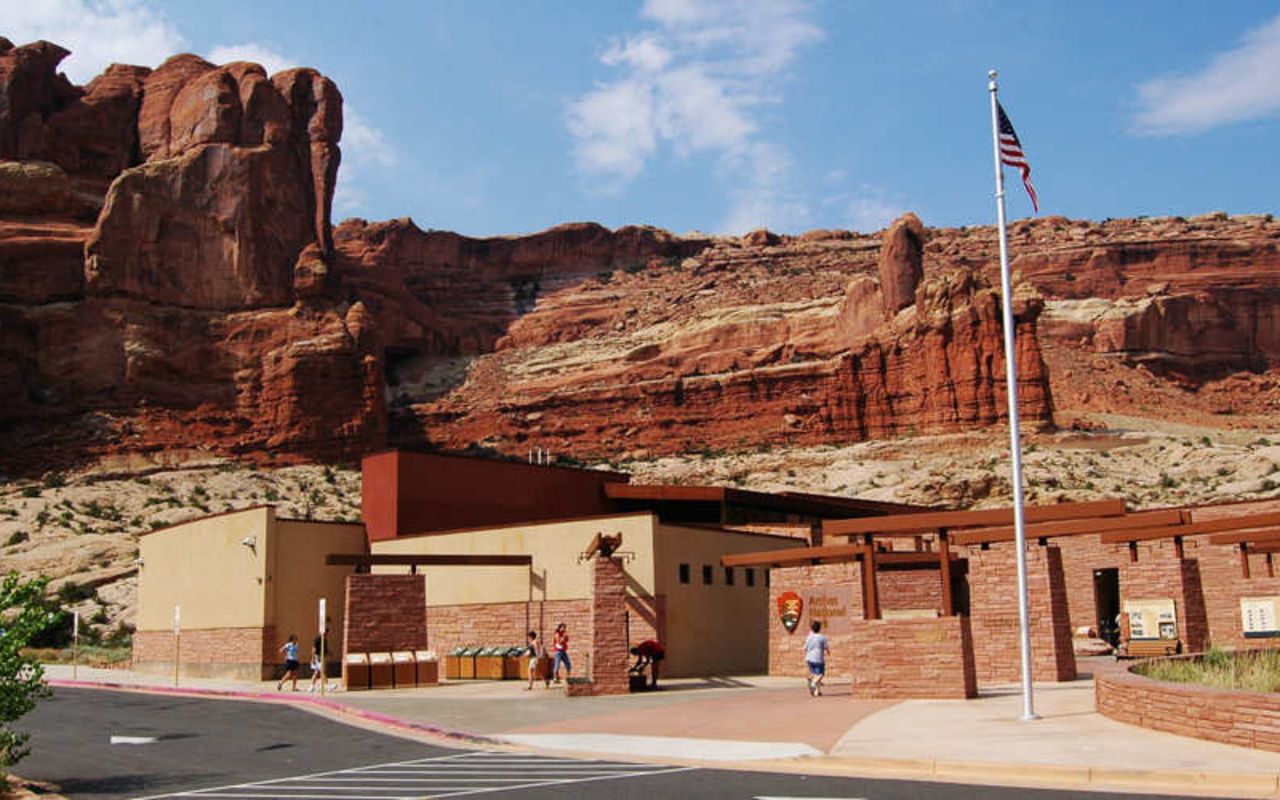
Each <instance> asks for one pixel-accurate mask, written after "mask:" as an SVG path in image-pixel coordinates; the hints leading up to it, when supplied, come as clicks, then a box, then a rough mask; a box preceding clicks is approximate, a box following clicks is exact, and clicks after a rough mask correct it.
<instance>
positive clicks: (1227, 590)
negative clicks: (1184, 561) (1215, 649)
mask: <svg viewBox="0 0 1280 800" xmlns="http://www.w3.org/2000/svg"><path fill="white" fill-rule="evenodd" d="M1185 554H1186V555H1187V556H1188V557H1191V556H1194V557H1195V559H1196V561H1197V562H1198V564H1199V567H1200V580H1201V584H1202V586H1203V588H1204V592H1203V599H1204V603H1205V617H1206V622H1207V623H1208V626H1209V637H1208V638H1209V640H1210V643H1211V644H1214V645H1217V646H1219V647H1251V648H1252V647H1275V646H1276V645H1277V644H1280V642H1278V641H1277V640H1276V639H1272V638H1248V639H1246V638H1245V636H1244V624H1243V621H1242V620H1241V618H1240V598H1242V597H1267V596H1271V595H1280V577H1275V576H1274V575H1269V574H1268V572H1267V564H1266V557H1265V555H1262V554H1252V555H1250V556H1249V577H1248V578H1245V577H1244V576H1243V575H1242V573H1241V569H1240V550H1239V548H1238V547H1224V546H1221V545H1208V544H1207V543H1206V544H1201V543H1200V542H1199V541H1193V542H1192V543H1191V546H1190V547H1187V548H1186V550H1185ZM1278 568H1280V565H1277V564H1275V563H1274V557H1273V563H1272V570H1271V571H1272V572H1276V571H1277V569H1278Z"/></svg>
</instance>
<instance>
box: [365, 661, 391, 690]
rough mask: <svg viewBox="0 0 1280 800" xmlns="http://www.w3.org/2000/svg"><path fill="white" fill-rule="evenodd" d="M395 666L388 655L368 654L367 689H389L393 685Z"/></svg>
mask: <svg viewBox="0 0 1280 800" xmlns="http://www.w3.org/2000/svg"><path fill="white" fill-rule="evenodd" d="M394 670H395V665H394V664H393V663H392V662H391V654H390V653H370V654H369V688H371V689H390V688H391V687H392V686H394V685H395V672H394Z"/></svg>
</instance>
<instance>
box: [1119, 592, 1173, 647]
mask: <svg viewBox="0 0 1280 800" xmlns="http://www.w3.org/2000/svg"><path fill="white" fill-rule="evenodd" d="M1124 612H1125V613H1126V614H1128V615H1129V638H1130V639H1177V638H1178V617H1177V614H1176V613H1175V611H1174V605H1173V598H1171V597H1162V598H1157V599H1149V600H1125V601H1124Z"/></svg>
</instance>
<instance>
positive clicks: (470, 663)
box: [458, 647, 484, 681]
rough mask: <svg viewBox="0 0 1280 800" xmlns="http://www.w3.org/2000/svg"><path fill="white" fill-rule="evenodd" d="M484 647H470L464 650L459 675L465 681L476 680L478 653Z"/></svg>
mask: <svg viewBox="0 0 1280 800" xmlns="http://www.w3.org/2000/svg"><path fill="white" fill-rule="evenodd" d="M483 649H484V648H482V647H468V648H466V649H465V650H463V651H462V665H461V668H460V670H459V673H458V677H459V678H461V679H463V680H464V681H469V680H475V677H476V654H477V653H479V652H480V651H481V650H483Z"/></svg>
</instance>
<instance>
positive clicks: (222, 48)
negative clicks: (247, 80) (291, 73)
mask: <svg viewBox="0 0 1280 800" xmlns="http://www.w3.org/2000/svg"><path fill="white" fill-rule="evenodd" d="M205 58H206V59H207V60H208V61H209V62H211V63H213V64H218V65H219V66H221V65H222V64H230V63H231V62H232V61H250V62H253V63H254V64H261V65H262V68H263V69H265V70H266V71H267V74H268V75H275V74H276V73H277V72H283V71H284V70H286V69H289V68H291V67H301V66H304V65H303V64H300V63H298V62H297V61H294V60H293V59H291V58H289V57H288V56H285V55H281V54H280V53H277V52H276V51H275V50H272V49H271V48H269V47H266V46H265V45H260V44H258V43H256V42H245V43H244V44H224V45H219V46H217V47H215V48H213V49H212V50H210V51H209V54H208V55H207V56H205Z"/></svg>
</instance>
